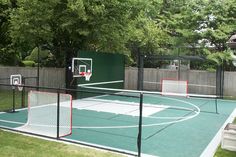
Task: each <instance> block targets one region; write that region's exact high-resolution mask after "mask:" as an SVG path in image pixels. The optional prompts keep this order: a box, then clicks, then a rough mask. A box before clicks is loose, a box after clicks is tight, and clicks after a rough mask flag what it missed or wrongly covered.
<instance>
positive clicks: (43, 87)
mask: <svg viewBox="0 0 236 157" xmlns="http://www.w3.org/2000/svg"><path fill="white" fill-rule="evenodd" d="M0 86H6V87H18V86H19V87H24V88H34V89H46V90H55V91H58V92H60V91H71V92H85V93H97V94H109V95H116V96H123V97H131V98H140V95H138V96H137V95H127V94H122V93H111V92H103V91H97V90H96V91H91V90H85V89H84V90H82V89H73V88H60V87H58V88H55V87H45V86H29V85H11V84H4V83H0ZM120 91H122V89H121V90H120Z"/></svg>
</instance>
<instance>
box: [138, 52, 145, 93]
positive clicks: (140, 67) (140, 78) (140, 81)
mask: <svg viewBox="0 0 236 157" xmlns="http://www.w3.org/2000/svg"><path fill="white" fill-rule="evenodd" d="M143 58H144V55H143V54H141V52H140V51H139V50H138V90H143V68H144V63H143Z"/></svg>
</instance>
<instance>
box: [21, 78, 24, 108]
mask: <svg viewBox="0 0 236 157" xmlns="http://www.w3.org/2000/svg"><path fill="white" fill-rule="evenodd" d="M24 84H25V78H24V76H22V85H24ZM22 88H23V89H22V91H21V108H24V107H25V87H23V86H22Z"/></svg>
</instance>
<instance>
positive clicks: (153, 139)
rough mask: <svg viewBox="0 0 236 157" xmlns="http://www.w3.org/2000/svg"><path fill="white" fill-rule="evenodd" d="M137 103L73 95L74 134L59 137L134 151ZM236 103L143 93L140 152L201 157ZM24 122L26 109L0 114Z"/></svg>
mask: <svg viewBox="0 0 236 157" xmlns="http://www.w3.org/2000/svg"><path fill="white" fill-rule="evenodd" d="M94 102H96V103H94ZM138 102H139V99H138V98H129V97H119V96H109V95H106V96H99V97H95V98H92V99H84V100H83V99H80V100H75V101H73V110H72V134H71V135H69V136H65V137H63V138H65V139H68V140H73V141H79V142H82V143H88V144H92V145H95V146H102V147H106V148H111V149H117V150H121V151H126V152H134V153H136V154H137V136H138V123H139V106H138V105H139V103H138ZM216 105H217V108H216ZM81 106H82V107H81ZM235 108H236V101H231V100H217V104H216V101H215V99H206V98H186V97H167V96H160V95H159V96H158V95H150V94H149V95H144V104H143V123H142V124H143V127H142V153H143V154H144V155H151V156H161V157H199V156H201V154H202V153H203V151H204V150H205V148H206V147H207V146H208V144H209V143H210V142H211V141H212V139H213V138H214V137H215V135H216V134H217V132H218V131H219V130H220V128H222V126H223V125H224V123H225V122H226V120H227V119H228V118H229V117H230V115H231V114H232V112H233V111H234V109H235ZM216 111H217V112H218V113H216ZM44 118H45V117H44ZM48 118H49V119H50V115H49V117H48ZM61 120H63V119H61ZM26 122H27V109H22V110H19V111H17V112H15V113H4V112H2V113H0V126H3V127H8V128H17V127H20V126H22V125H24V124H25V123H26ZM42 127H43V126H42ZM217 144H218V143H217Z"/></svg>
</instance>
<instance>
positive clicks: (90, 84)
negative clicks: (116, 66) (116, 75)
mask: <svg viewBox="0 0 236 157" xmlns="http://www.w3.org/2000/svg"><path fill="white" fill-rule="evenodd" d="M121 82H124V80H118V81H108V82H95V83H86V84H81V85H79V86H92V85H100V84H112V83H121Z"/></svg>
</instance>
